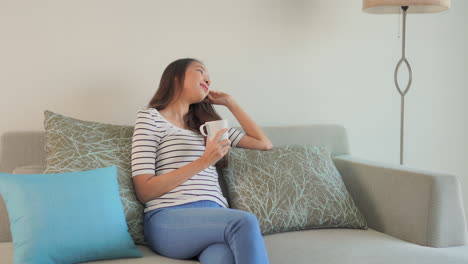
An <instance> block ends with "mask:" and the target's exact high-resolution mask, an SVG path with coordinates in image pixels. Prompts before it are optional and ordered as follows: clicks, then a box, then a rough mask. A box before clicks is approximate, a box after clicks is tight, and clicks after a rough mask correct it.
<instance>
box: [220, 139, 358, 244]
mask: <svg viewBox="0 0 468 264" xmlns="http://www.w3.org/2000/svg"><path fill="white" fill-rule="evenodd" d="M223 174H224V175H225V180H226V184H227V190H228V193H229V198H230V201H229V203H230V205H231V207H232V208H234V209H240V210H244V211H249V212H251V213H253V214H255V215H256V216H257V218H258V220H259V223H260V228H261V230H262V234H263V235H267V234H273V233H279V232H286V231H295V230H303V229H313V228H335V227H344V228H360V229H367V223H366V222H365V220H364V218H363V216H362V215H361V213H360V211H359V210H358V208H357V207H356V206H355V204H354V201H353V200H352V197H351V196H350V195H349V194H348V192H347V190H346V186H345V185H344V183H343V180H342V178H341V176H340V174H339V172H338V170H337V169H336V167H335V166H334V164H333V161H332V159H331V154H330V153H329V152H328V150H327V149H326V148H325V147H321V146H315V145H285V146H279V147H275V148H274V149H273V150H270V151H259V150H250V149H241V148H234V149H231V150H230V153H229V167H228V168H225V169H224V170H223Z"/></svg>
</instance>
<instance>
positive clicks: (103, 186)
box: [0, 166, 142, 264]
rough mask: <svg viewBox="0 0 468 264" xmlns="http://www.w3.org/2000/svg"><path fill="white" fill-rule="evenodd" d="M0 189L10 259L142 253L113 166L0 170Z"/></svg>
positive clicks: (25, 262)
mask: <svg viewBox="0 0 468 264" xmlns="http://www.w3.org/2000/svg"><path fill="white" fill-rule="evenodd" d="M0 193H1V194H2V195H3V198H4V200H5V204H6V207H7V211H8V215H9V219H10V225H11V233H12V238H13V247H14V261H15V263H21V264H32V263H64V264H65V263H66V264H70V263H79V262H85V261H92V260H101V259H116V258H132V257H142V255H141V253H140V251H138V249H137V248H136V246H135V244H134V242H133V240H132V238H131V236H130V234H129V232H128V229H127V223H126V221H125V216H124V212H123V207H122V203H121V201H120V196H119V189H118V184H117V168H116V167H115V166H110V167H105V168H98V169H93V170H87V171H77V172H66V173H51V174H9V173H0Z"/></svg>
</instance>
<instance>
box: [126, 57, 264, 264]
mask: <svg viewBox="0 0 468 264" xmlns="http://www.w3.org/2000/svg"><path fill="white" fill-rule="evenodd" d="M210 84H211V81H210V78H209V75H208V71H207V70H206V67H205V66H204V65H203V63H201V62H200V61H198V60H195V59H189V58H188V59H180V60H176V61H174V62H172V63H171V64H169V65H168V66H167V68H166V69H165V70H164V72H163V75H162V77H161V82H160V84H159V89H158V90H157V92H156V94H155V95H154V97H153V98H152V99H151V101H150V103H149V105H148V108H147V109H145V110H140V111H139V112H138V114H137V119H136V122H135V130H134V133H133V141H132V176H133V184H134V186H135V190H136V193H137V196H138V199H139V200H140V201H141V202H142V203H144V204H145V210H144V212H145V216H144V217H145V219H144V234H145V240H146V241H147V243H148V245H149V246H150V248H151V249H152V250H153V251H154V252H156V253H157V254H159V255H162V256H166V257H170V258H176V259H198V260H199V261H200V262H201V263H210V264H211V263H223V264H229V263H238V264H249V263H252V264H264V263H269V262H268V257H267V252H266V249H265V245H264V242H263V237H262V235H261V232H260V227H259V224H258V220H257V218H256V217H255V215H253V214H251V213H249V212H246V211H242V210H236V209H231V208H229V206H228V203H227V200H226V198H225V197H224V196H223V194H222V192H221V188H220V186H219V183H218V174H217V171H216V167H223V166H226V162H227V159H226V156H225V155H226V154H227V153H228V151H229V149H230V147H231V146H232V147H240V148H250V149H258V150H269V149H271V148H272V147H273V146H272V143H271V142H270V140H269V139H268V138H267V137H266V136H265V134H264V133H263V132H262V131H261V129H260V128H259V127H258V126H257V125H256V124H255V123H254V121H252V119H250V118H249V116H248V115H247V114H246V113H245V112H244V111H243V110H242V108H241V107H240V106H239V104H238V103H237V102H236V101H235V100H234V99H233V98H232V97H231V96H230V95H229V94H226V93H223V92H219V91H212V90H210ZM212 104H217V105H224V106H226V107H227V108H228V109H229V110H230V111H231V112H232V113H233V115H234V116H235V117H236V118H237V120H238V121H239V123H240V124H241V126H242V128H243V129H244V131H245V133H243V132H241V131H239V130H236V129H233V128H230V129H224V130H220V131H218V133H217V134H216V135H215V136H214V137H213V138H212V139H210V138H205V137H203V136H202V135H201V134H200V132H199V127H200V126H201V125H202V124H204V123H205V122H207V121H213V120H219V119H221V118H220V116H219V115H218V114H217V113H216V111H215V109H214V108H213V106H212ZM226 131H227V132H228V135H229V139H225V140H220V141H219V142H218V138H219V137H220V136H221V135H222V134H223V133H225V132H226ZM215 165H216V167H215Z"/></svg>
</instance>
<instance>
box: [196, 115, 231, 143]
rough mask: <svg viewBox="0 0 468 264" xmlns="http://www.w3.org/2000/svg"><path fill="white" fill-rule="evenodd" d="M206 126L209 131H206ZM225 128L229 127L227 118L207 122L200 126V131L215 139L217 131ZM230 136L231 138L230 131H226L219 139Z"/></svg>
mask: <svg viewBox="0 0 468 264" xmlns="http://www.w3.org/2000/svg"><path fill="white" fill-rule="evenodd" d="M205 128H206V131H207V133H205ZM224 128H228V120H227V119H221V120H215V121H209V122H205V124H203V125H201V126H200V132H201V134H202V135H203V136H205V137H209V138H210V139H213V137H214V136H215V135H216V133H218V131H219V130H221V129H224ZM228 138H229V133H228V131H226V132H224V133H223V134H222V135H221V136H220V137H219V139H218V141H221V140H224V139H228Z"/></svg>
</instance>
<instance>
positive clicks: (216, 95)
mask: <svg viewBox="0 0 468 264" xmlns="http://www.w3.org/2000/svg"><path fill="white" fill-rule="evenodd" d="M206 99H208V102H210V103H212V104H217V105H225V106H227V105H228V104H229V103H230V102H231V101H232V100H233V99H232V96H231V95H229V94H227V93H223V92H220V91H216V90H210V92H209V93H208V96H207V97H206Z"/></svg>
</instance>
